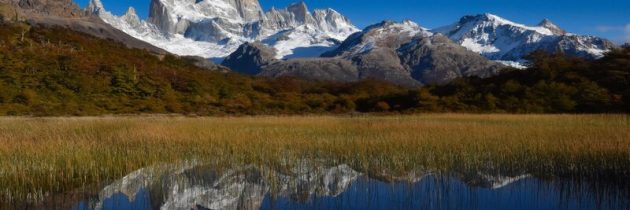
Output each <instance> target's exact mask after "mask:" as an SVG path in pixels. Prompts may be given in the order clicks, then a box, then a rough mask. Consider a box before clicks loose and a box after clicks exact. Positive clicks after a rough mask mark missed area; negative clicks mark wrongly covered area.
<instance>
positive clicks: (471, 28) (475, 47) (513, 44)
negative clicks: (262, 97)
mask: <svg viewBox="0 0 630 210" xmlns="http://www.w3.org/2000/svg"><path fill="white" fill-rule="evenodd" d="M432 31H433V32H436V33H441V34H444V35H446V36H448V37H449V38H450V39H452V40H453V41H455V42H457V43H459V44H460V45H462V46H463V47H465V48H467V49H469V50H471V51H474V52H477V53H479V54H481V55H483V56H484V57H486V58H488V59H491V60H499V61H511V62H513V63H514V62H521V61H522V60H524V58H525V56H527V55H529V54H530V53H532V52H534V51H536V50H543V51H547V52H551V53H555V52H558V51H560V52H563V53H565V54H568V55H573V56H580V57H585V58H591V59H598V58H601V57H603V56H604V53H606V52H608V51H609V50H610V49H612V48H613V47H614V45H613V44H612V43H611V42H610V41H608V40H605V39H601V38H597V37H592V36H580V35H575V34H571V33H567V32H566V31H565V30H563V29H562V28H560V27H558V26H557V25H555V24H554V23H553V22H551V21H550V20H548V19H544V20H543V21H542V22H541V23H540V24H538V25H537V26H526V25H523V24H519V23H515V22H512V21H510V20H507V19H504V18H501V17H499V16H497V15H493V14H482V15H476V16H465V17H462V18H461V19H460V20H459V22H457V23H454V24H452V25H449V26H445V27H441V28H437V29H434V30H432ZM503 63H505V62H503Z"/></svg>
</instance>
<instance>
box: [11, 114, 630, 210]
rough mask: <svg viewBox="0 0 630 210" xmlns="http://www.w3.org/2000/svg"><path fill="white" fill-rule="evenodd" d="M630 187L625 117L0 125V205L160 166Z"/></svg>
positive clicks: (97, 120) (14, 121)
mask: <svg viewBox="0 0 630 210" xmlns="http://www.w3.org/2000/svg"><path fill="white" fill-rule="evenodd" d="M304 159H310V160H317V161H322V162H325V163H330V164H339V163H346V164H349V165H350V166H351V167H353V168H354V169H355V170H359V171H362V172H366V173H370V174H375V175H384V174H386V173H387V174H391V175H403V174H405V173H409V172H412V171H435V172H458V173H466V172H469V171H479V170H484V171H490V172H495V173H530V174H534V175H539V176H552V175H556V176H589V177H593V176H595V177H630V117H629V116H628V115H464V114H439V115H417V116H381V117H377V116H365V117H364V116H362V117H350V116H347V117H332V116H296V117H239V118H229V117H226V118H212V117H208V118H186V117H166V116H148V117H77V118H75V117H66V118H27V117H24V118H22V117H17V118H13V117H6V118H0V190H2V195H3V197H4V198H5V199H7V198H16V197H17V198H19V197H20V196H24V195H27V194H29V193H40V194H41V193H45V192H51V193H59V192H64V191H69V190H73V189H77V188H81V187H84V186H90V185H95V184H98V183H106V182H109V181H112V180H115V179H118V178H121V177H123V176H124V175H126V174H128V173H130V172H132V171H134V170H137V169H139V168H143V167H147V166H151V165H154V164H158V163H176V162H179V161H186V160H196V161H204V162H205V163H208V164H214V165H216V167H218V168H221V167H231V166H238V165H245V164H257V165H266V166H270V167H287V166H290V165H292V164H295V163H297V162H299V161H300V160H304Z"/></svg>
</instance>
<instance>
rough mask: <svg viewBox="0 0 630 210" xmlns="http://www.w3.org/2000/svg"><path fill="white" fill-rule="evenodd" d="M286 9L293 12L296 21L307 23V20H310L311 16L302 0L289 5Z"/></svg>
mask: <svg viewBox="0 0 630 210" xmlns="http://www.w3.org/2000/svg"><path fill="white" fill-rule="evenodd" d="M287 10H289V12H291V13H292V14H293V16H294V17H295V19H296V20H297V21H298V23H302V24H304V23H307V22H308V21H310V18H312V17H313V16H311V13H310V12H309V11H308V7H307V6H306V3H304V2H303V1H302V2H298V3H293V4H291V5H289V7H288V8H287Z"/></svg>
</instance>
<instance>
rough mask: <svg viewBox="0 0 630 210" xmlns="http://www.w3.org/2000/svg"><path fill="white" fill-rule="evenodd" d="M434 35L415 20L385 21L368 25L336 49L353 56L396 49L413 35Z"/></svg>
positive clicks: (347, 55) (346, 55)
mask: <svg viewBox="0 0 630 210" xmlns="http://www.w3.org/2000/svg"><path fill="white" fill-rule="evenodd" d="M432 35H433V33H432V32H430V31H429V30H428V29H426V28H423V27H420V26H419V25H418V24H417V23H415V22H413V21H409V20H406V21H403V22H393V21H383V22H381V23H379V24H375V25H371V26H368V27H367V28H365V29H364V30H363V31H362V32H360V33H357V34H354V35H353V36H351V37H349V38H348V39H347V40H346V41H344V44H345V45H344V44H342V46H340V47H339V49H336V51H337V52H338V53H342V52H343V54H344V55H343V56H345V57H351V56H356V55H359V54H365V53H369V52H371V51H373V50H375V49H378V48H394V49H396V48H398V47H400V46H401V45H403V44H405V43H407V42H409V41H411V39H412V38H413V37H416V36H425V37H428V36H432ZM331 53H335V52H331ZM329 56H330V55H329Z"/></svg>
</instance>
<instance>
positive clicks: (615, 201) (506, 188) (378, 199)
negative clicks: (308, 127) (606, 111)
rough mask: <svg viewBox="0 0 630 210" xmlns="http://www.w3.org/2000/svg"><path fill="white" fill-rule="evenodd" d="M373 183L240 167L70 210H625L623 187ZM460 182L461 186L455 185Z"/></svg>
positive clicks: (445, 180) (180, 172)
mask: <svg viewBox="0 0 630 210" xmlns="http://www.w3.org/2000/svg"><path fill="white" fill-rule="evenodd" d="M410 177H411V178H406V179H397V180H399V181H390V182H386V181H381V180H377V179H373V178H370V177H369V176H366V175H364V174H361V173H359V172H357V171H354V170H353V169H352V168H350V167H349V166H347V165H339V166H336V167H298V168H295V169H293V170H288V171H284V172H278V171H274V170H270V169H261V168H258V167H253V166H249V167H243V168H239V169H236V170H229V171H227V172H224V173H218V172H216V171H213V170H211V169H209V168H207V167H203V166H196V165H192V164H191V165H188V166H184V167H171V166H159V167H154V168H147V169H142V170H138V171H136V172H134V173H132V174H129V175H128V176H126V177H124V178H123V179H121V180H118V181H117V182H115V183H113V184H111V185H109V186H107V187H106V188H104V189H103V190H102V191H101V192H100V193H99V196H98V197H95V198H92V199H87V200H85V201H82V202H80V203H79V204H77V205H75V207H74V208H73V209H72V210H114V209H122V210H125V209H141V210H149V209H174V210H179V209H182V210H184V209H185V210H189V209H265V210H267V209H269V210H270V209H484V210H486V209H527V210H530V209H550V210H551V209H553V210H556V209H629V208H630V203H629V202H630V198H629V197H628V196H629V195H630V193H628V191H630V190H628V188H627V187H622V186H615V185H614V184H601V182H597V183H589V182H584V181H575V180H564V179H553V180H552V181H544V180H540V179H537V178H534V177H531V176H527V175H523V176H514V177H500V176H489V175H483V174H478V175H476V176H473V177H470V176H467V177H466V178H454V177H453V176H442V175H436V174H424V175H421V176H410ZM462 180H465V181H462Z"/></svg>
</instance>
